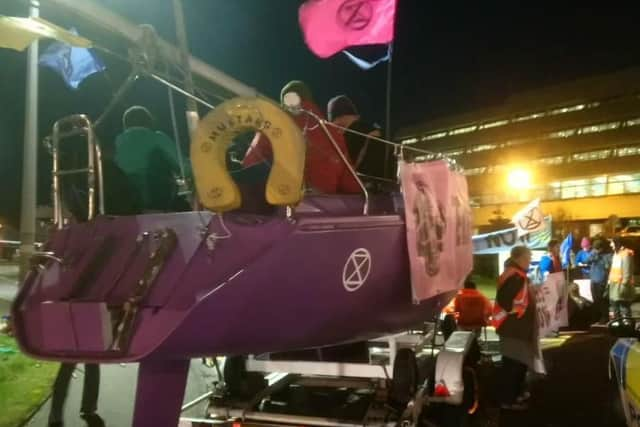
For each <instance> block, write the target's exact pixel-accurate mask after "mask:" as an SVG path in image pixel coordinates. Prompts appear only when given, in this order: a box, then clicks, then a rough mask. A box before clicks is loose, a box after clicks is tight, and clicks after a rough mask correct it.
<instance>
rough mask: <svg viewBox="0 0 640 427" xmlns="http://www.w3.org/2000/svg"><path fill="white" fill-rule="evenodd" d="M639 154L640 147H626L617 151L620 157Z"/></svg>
mask: <svg viewBox="0 0 640 427" xmlns="http://www.w3.org/2000/svg"><path fill="white" fill-rule="evenodd" d="M638 154H640V146H637V145H636V146H635V147H624V148H618V149H617V150H616V156H618V157H626V156H637V155H638Z"/></svg>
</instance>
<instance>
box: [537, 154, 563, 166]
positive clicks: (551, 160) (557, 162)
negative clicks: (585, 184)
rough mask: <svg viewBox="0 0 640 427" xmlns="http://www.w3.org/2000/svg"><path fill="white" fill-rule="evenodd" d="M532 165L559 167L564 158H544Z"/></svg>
mask: <svg viewBox="0 0 640 427" xmlns="http://www.w3.org/2000/svg"><path fill="white" fill-rule="evenodd" d="M533 163H538V164H541V165H547V166H553V165H561V164H562V163H564V156H553V157H544V158H542V159H537V160H534V161H533Z"/></svg>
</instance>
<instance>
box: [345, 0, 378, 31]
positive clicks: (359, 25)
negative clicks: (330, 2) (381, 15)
mask: <svg viewBox="0 0 640 427" xmlns="http://www.w3.org/2000/svg"><path fill="white" fill-rule="evenodd" d="M336 18H337V20H338V24H339V25H341V26H342V27H344V28H345V29H347V30H353V31H360V30H364V29H365V28H367V27H368V26H369V24H370V23H371V19H372V18H373V6H372V5H371V1H370V0H346V1H345V2H343V3H342V4H341V5H340V7H339V8H338V13H337V15H336Z"/></svg>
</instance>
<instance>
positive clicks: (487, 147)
mask: <svg viewBox="0 0 640 427" xmlns="http://www.w3.org/2000/svg"><path fill="white" fill-rule="evenodd" d="M496 148H497V145H496V144H480V145H474V146H472V147H471V148H469V149H468V150H467V153H477V152H479V151H487V150H494V149H496Z"/></svg>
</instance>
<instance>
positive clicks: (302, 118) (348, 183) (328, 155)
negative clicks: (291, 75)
mask: <svg viewBox="0 0 640 427" xmlns="http://www.w3.org/2000/svg"><path fill="white" fill-rule="evenodd" d="M289 92H295V93H297V94H298V95H299V96H300V98H301V100H302V108H303V109H305V110H308V111H312V112H313V113H314V114H316V115H317V116H318V117H320V118H322V119H324V114H323V113H322V111H321V110H320V108H319V107H318V106H317V105H316V104H315V103H314V101H313V97H312V95H311V90H310V89H309V87H308V86H307V85H306V84H305V83H303V82H301V81H297V80H294V81H291V82H289V83H287V84H286V85H285V86H284V87H283V88H282V91H281V93H280V99H281V100H282V99H283V98H284V95H285V94H287V93H289ZM292 117H293V119H294V121H295V122H296V124H297V125H298V126H299V127H300V129H301V130H302V131H303V133H304V134H305V137H306V140H307V155H306V161H305V181H306V183H307V186H309V187H311V188H313V189H315V190H317V191H320V192H322V193H329V194H332V193H359V192H360V191H361V190H360V186H359V185H358V183H357V181H356V180H355V179H354V177H353V176H352V175H351V173H350V171H349V169H348V168H347V166H346V165H345V164H344V162H343V160H342V159H341V158H340V155H339V154H338V153H337V152H336V149H335V147H334V145H333V144H332V142H331V140H330V139H329V137H328V136H327V134H326V133H325V131H324V130H323V129H322V127H321V126H320V125H319V123H318V122H317V120H316V119H314V118H313V117H311V116H310V115H308V114H305V113H304V112H302V113H300V114H298V115H292ZM328 130H329V133H330V134H331V136H332V137H333V139H334V140H335V141H336V143H337V145H338V146H339V147H340V150H341V151H342V153H343V154H344V156H345V157H346V159H347V161H349V162H350V163H351V164H353V163H352V161H351V159H350V157H349V152H348V150H347V145H346V143H345V141H344V136H343V135H342V134H341V133H340V132H339V131H338V130H337V129H335V128H333V127H330V126H328ZM272 158H273V150H272V149H271V143H270V142H269V139H268V138H267V137H266V136H265V135H264V134H263V133H261V132H257V133H256V135H255V137H254V139H253V141H252V142H251V146H250V147H249V150H248V151H247V153H246V155H245V157H244V159H243V161H242V165H243V167H245V168H247V167H250V166H253V165H256V164H258V163H261V162H265V161H266V162H270V161H271V159H272Z"/></svg>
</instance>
